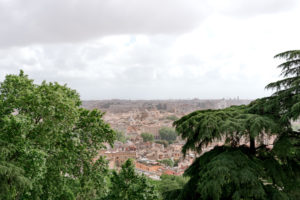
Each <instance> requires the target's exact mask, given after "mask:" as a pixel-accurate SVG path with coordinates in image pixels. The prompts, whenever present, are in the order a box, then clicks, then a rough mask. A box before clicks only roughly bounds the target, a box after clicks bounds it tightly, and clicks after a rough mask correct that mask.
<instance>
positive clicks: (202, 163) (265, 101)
mask: <svg viewBox="0 0 300 200" xmlns="http://www.w3.org/2000/svg"><path fill="white" fill-rule="evenodd" d="M275 57H276V58H285V59H286V62H284V63H283V64H281V65H279V68H281V69H282V74H281V75H283V77H284V79H283V80H280V81H277V82H274V83H270V84H269V85H267V88H268V89H270V88H271V89H275V90H276V91H275V93H274V94H273V95H272V96H270V97H265V98H262V99H257V100H255V101H253V102H251V103H250V104H249V105H248V106H232V107H229V108H225V109H220V110H201V111H195V112H193V113H191V114H188V115H186V116H184V117H182V118H181V119H179V120H177V121H175V122H174V126H175V127H176V130H177V132H178V133H180V135H181V137H182V138H183V139H185V140H186V143H185V145H184V146H183V149H182V150H183V153H187V152H188V150H195V151H197V152H198V153H201V151H202V149H203V148H204V147H206V146H207V145H209V144H212V143H213V142H217V141H227V143H225V144H224V145H223V146H221V147H215V148H214V149H213V150H211V151H209V152H207V153H205V154H203V155H201V156H200V157H199V158H197V159H196V160H195V161H194V163H193V164H192V165H191V166H190V167H189V168H188V169H187V170H186V172H185V175H186V176H188V177H190V180H189V181H188V182H187V184H186V185H185V186H184V187H183V189H180V190H178V189H176V190H174V191H173V194H176V195H175V196H176V197H177V198H176V199H214V200H218V199H299V198H300V194H299V188H300V160H299V159H300V155H299V146H300V145H299V144H300V139H299V138H300V135H299V132H296V131H293V130H292V127H291V120H292V119H294V120H295V119H297V118H298V117H299V116H300V109H299V108H300V103H299V102H300V101H299V100H300V94H299V91H300V90H299V87H300V81H299V80H300V61H299V60H300V51H287V52H284V53H281V54H278V55H277V56H275ZM271 135H276V137H277V139H276V140H275V142H274V144H273V149H271V150H270V149H267V148H266V145H267V144H264V139H263V138H264V137H267V136H271ZM241 138H247V140H246V142H250V145H249V146H245V145H241V144H240V139H241ZM257 142H259V144H257ZM228 144H230V145H228ZM171 193H172V192H171ZM173 197H174V195H173ZM166 199H171V198H166ZM173 199H174V198H173Z"/></svg>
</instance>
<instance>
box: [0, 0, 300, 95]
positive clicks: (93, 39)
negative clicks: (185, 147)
mask: <svg viewBox="0 0 300 200" xmlns="http://www.w3.org/2000/svg"><path fill="white" fill-rule="evenodd" d="M299 19H300V1H297V0H264V1H262V0H85V1H82V0H64V1H61V0H39V1H37V0H26V1H24V0H0V24H1V26H0V82H2V81H3V80H4V78H5V76H6V75H7V74H18V73H19V70H21V69H22V70H24V72H25V73H26V74H28V75H29V77H30V78H31V79H34V80H35V82H36V83H37V84H38V83H40V82H41V81H43V80H46V81H48V82H55V81H56V82H59V83H60V84H67V86H68V87H71V88H73V89H76V90H77V91H78V92H79V94H80V96H81V98H82V99H83V100H92V99H93V100H96V99H191V98H199V99H219V98H236V97H239V98H240V99H255V98H260V97H264V96H268V95H270V94H271V93H272V91H267V90H265V89H264V87H265V86H266V84H268V83H270V82H272V81H276V80H278V79H279V78H280V77H279V75H280V70H279V69H277V68H276V66H277V65H278V64H280V63H281V62H283V60H278V59H274V58H273V57H274V56H275V55H276V54H277V53H280V52H283V51H287V50H294V49H299V48H300V39H299V36H300V26H299Z"/></svg>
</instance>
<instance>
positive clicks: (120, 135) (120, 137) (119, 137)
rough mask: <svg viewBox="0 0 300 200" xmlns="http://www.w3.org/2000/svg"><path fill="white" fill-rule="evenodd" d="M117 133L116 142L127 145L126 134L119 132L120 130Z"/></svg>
mask: <svg viewBox="0 0 300 200" xmlns="http://www.w3.org/2000/svg"><path fill="white" fill-rule="evenodd" d="M115 132H116V140H117V141H119V142H122V143H125V142H126V140H127V138H126V136H125V134H124V132H122V131H118V130H117V131H115Z"/></svg>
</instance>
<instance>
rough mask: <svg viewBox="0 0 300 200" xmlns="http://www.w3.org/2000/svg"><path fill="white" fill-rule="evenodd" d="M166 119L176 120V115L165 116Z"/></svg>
mask: <svg viewBox="0 0 300 200" xmlns="http://www.w3.org/2000/svg"><path fill="white" fill-rule="evenodd" d="M166 119H168V120H171V121H176V120H178V117H177V116H175V115H170V116H167V117H166Z"/></svg>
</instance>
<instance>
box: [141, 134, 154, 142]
mask: <svg viewBox="0 0 300 200" xmlns="http://www.w3.org/2000/svg"><path fill="white" fill-rule="evenodd" d="M141 136H142V138H143V142H153V141H154V136H153V135H152V134H151V133H142V134H141Z"/></svg>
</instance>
